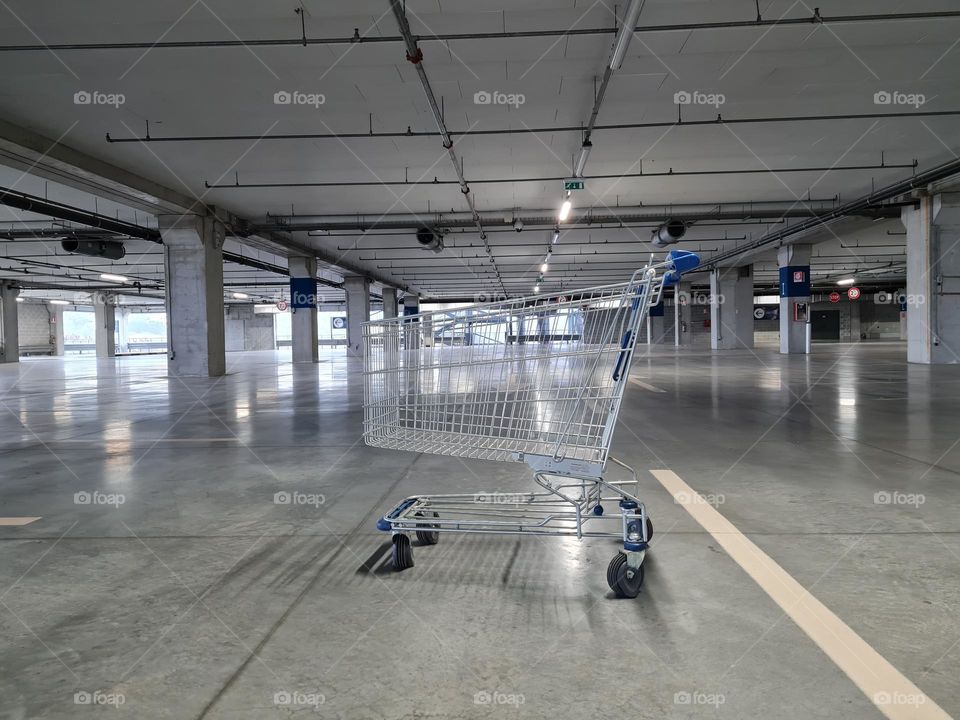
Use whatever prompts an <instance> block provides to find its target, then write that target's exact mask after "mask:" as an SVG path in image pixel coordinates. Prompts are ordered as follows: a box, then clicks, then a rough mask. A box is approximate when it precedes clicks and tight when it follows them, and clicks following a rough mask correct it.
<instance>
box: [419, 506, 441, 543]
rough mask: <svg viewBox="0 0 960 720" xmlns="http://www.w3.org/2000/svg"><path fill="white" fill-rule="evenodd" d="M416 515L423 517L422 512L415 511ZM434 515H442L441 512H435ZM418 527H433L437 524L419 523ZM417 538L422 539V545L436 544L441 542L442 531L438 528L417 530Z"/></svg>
mask: <svg viewBox="0 0 960 720" xmlns="http://www.w3.org/2000/svg"><path fill="white" fill-rule="evenodd" d="M415 515H416V517H423V513H422V512H417V513H415ZM433 517H440V515H439V513H433ZM417 527H424V528H431V527H437V526H436V525H428V524H426V523H424V524H422V525H421V524H417ZM417 540H419V541H420V544H421V545H436V544H437V543H438V542H440V533H439V532H437V531H436V530H417Z"/></svg>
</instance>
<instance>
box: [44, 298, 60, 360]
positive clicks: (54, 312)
mask: <svg viewBox="0 0 960 720" xmlns="http://www.w3.org/2000/svg"><path fill="white" fill-rule="evenodd" d="M47 311H48V312H49V313H50V337H51V338H52V339H53V354H54V355H56V356H58V357H60V356H62V355H63V354H64V341H63V306H62V305H49V306H48V307H47Z"/></svg>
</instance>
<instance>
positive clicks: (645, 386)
mask: <svg viewBox="0 0 960 720" xmlns="http://www.w3.org/2000/svg"><path fill="white" fill-rule="evenodd" d="M630 382H632V383H633V384H634V385H639V386H640V387H642V388H643V389H644V390H649V391H650V392H656V393H662V392H666V390H663V389H661V388H658V387H656V386H655V385H650V384H648V383H645V382H642V381H640V380H637V379H636V378H630Z"/></svg>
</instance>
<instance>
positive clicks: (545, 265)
mask: <svg viewBox="0 0 960 720" xmlns="http://www.w3.org/2000/svg"><path fill="white" fill-rule="evenodd" d="M546 271H547V264H546V263H544V264H543V265H541V266H540V272H546Z"/></svg>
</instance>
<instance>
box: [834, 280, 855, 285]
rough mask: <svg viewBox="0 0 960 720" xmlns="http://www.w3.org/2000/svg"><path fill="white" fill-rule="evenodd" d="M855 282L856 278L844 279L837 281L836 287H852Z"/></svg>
mask: <svg viewBox="0 0 960 720" xmlns="http://www.w3.org/2000/svg"><path fill="white" fill-rule="evenodd" d="M856 281H857V280H856V278H844V279H843V280H837V285H853V284H854V283H855V282H856Z"/></svg>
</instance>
